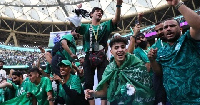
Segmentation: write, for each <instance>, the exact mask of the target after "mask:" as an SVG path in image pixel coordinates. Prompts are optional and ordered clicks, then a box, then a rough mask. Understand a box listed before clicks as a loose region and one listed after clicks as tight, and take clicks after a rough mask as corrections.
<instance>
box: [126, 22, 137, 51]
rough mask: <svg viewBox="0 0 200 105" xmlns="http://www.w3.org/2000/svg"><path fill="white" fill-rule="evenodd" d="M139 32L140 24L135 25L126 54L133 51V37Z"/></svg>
mask: <svg viewBox="0 0 200 105" xmlns="http://www.w3.org/2000/svg"><path fill="white" fill-rule="evenodd" d="M139 32H140V24H136V25H135V27H134V34H133V36H131V37H130V44H129V46H128V52H129V53H131V54H132V53H133V51H134V49H135V36H136V35H137V34H138V33H139Z"/></svg>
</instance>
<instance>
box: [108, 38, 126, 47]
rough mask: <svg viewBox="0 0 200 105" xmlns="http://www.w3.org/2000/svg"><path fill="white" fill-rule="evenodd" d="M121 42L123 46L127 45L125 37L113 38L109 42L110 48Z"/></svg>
mask: <svg viewBox="0 0 200 105" xmlns="http://www.w3.org/2000/svg"><path fill="white" fill-rule="evenodd" d="M119 42H123V43H124V44H125V45H127V44H128V40H127V38H126V37H114V38H112V39H111V40H110V43H109V45H110V47H112V46H113V45H114V44H115V43H119Z"/></svg>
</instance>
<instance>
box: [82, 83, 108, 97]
mask: <svg viewBox="0 0 200 105" xmlns="http://www.w3.org/2000/svg"><path fill="white" fill-rule="evenodd" d="M107 87H108V84H107V83H105V84H104V85H103V89H102V90H99V91H94V90H89V89H87V90H85V99H86V100H87V99H88V98H93V97H98V98H99V97H106V95H107Z"/></svg>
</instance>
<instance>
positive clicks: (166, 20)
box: [164, 18, 180, 27]
mask: <svg viewBox="0 0 200 105" xmlns="http://www.w3.org/2000/svg"><path fill="white" fill-rule="evenodd" d="M167 20H175V21H176V22H177V23H178V26H179V27H180V22H179V21H178V20H176V19H174V18H168V19H166V20H165V21H167ZM165 21H164V22H165Z"/></svg>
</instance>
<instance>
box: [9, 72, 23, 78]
mask: <svg viewBox="0 0 200 105" xmlns="http://www.w3.org/2000/svg"><path fill="white" fill-rule="evenodd" d="M12 75H16V76H18V77H20V76H22V78H23V75H22V72H21V71H14V72H13V73H12Z"/></svg>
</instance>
